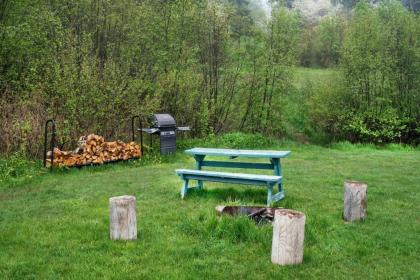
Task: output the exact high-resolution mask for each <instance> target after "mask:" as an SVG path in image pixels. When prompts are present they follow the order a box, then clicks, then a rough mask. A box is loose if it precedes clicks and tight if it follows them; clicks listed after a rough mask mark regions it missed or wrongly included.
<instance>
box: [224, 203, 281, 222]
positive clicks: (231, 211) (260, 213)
mask: <svg viewBox="0 0 420 280" xmlns="http://www.w3.org/2000/svg"><path fill="white" fill-rule="evenodd" d="M277 209H281V208H272V207H259V206H225V205H218V206H216V212H217V215H219V216H220V215H231V216H236V215H247V216H248V218H250V219H252V220H253V221H255V223H256V224H266V223H272V222H273V220H274V212H275V211H276V210H277Z"/></svg>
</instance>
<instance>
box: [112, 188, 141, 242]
mask: <svg viewBox="0 0 420 280" xmlns="http://www.w3.org/2000/svg"><path fill="white" fill-rule="evenodd" d="M109 221H110V227H109V235H110V238H111V239H112V240H118V239H119V240H135V239H137V221H136V198H135V197H134V196H128V195H123V196H117V197H111V198H110V199H109Z"/></svg>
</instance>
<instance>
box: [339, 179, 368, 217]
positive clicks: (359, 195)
mask: <svg viewBox="0 0 420 280" xmlns="http://www.w3.org/2000/svg"><path fill="white" fill-rule="evenodd" d="M366 208H367V185H366V184H365V183H361V182H354V181H348V182H344V211H343V218H344V220H346V221H350V222H351V221H356V220H360V219H365V218H366Z"/></svg>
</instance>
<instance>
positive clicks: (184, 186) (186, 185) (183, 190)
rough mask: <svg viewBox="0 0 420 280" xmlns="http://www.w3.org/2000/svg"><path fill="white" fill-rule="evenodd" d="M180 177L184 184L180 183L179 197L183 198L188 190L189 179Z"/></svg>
mask: <svg viewBox="0 0 420 280" xmlns="http://www.w3.org/2000/svg"><path fill="white" fill-rule="evenodd" d="M182 179H183V180H184V184H183V185H182V189H181V198H182V199H183V198H184V197H185V196H186V195H187V192H188V181H189V179H185V178H182Z"/></svg>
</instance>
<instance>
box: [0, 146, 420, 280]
mask: <svg viewBox="0 0 420 280" xmlns="http://www.w3.org/2000/svg"><path fill="white" fill-rule="evenodd" d="M270 148H276V149H284V150H285V149H290V150H292V155H291V156H290V157H289V158H287V159H285V160H284V161H283V169H284V170H283V172H284V174H283V175H284V179H285V189H286V198H285V199H284V200H283V201H281V202H279V203H277V204H276V206H280V207H287V208H292V209H296V210H299V211H303V212H304V213H306V216H307V219H306V229H305V253H304V262H303V264H302V265H299V266H289V267H281V266H277V265H273V264H271V261H270V254H271V237H272V228H271V226H270V225H265V226H256V225H254V224H253V223H252V222H250V221H248V220H247V218H245V217H239V218H227V217H222V218H220V217H217V216H216V215H215V211H214V208H215V206H216V205H218V204H248V205H252V204H258V205H264V203H265V199H266V191H265V189H263V188H259V187H250V186H239V185H225V184H216V183H206V184H205V190H204V191H201V192H192V193H190V194H189V195H188V196H187V198H186V199H185V200H181V199H180V195H179V190H180V187H181V180H180V179H179V178H178V177H177V176H176V175H175V174H174V169H176V168H192V167H193V166H194V162H193V160H192V159H190V158H188V157H187V156H185V155H183V154H182V153H178V154H177V155H176V156H174V158H173V159H169V160H167V161H168V162H166V163H161V164H154V165H148V166H147V165H146V166H140V165H138V164H135V163H128V164H117V165H112V166H111V165H109V166H106V167H99V168H85V169H81V170H68V171H59V172H54V173H51V174H49V173H45V172H43V173H42V174H41V175H37V176H36V177H34V178H31V179H28V180H25V182H24V183H21V184H15V185H14V186H13V187H9V186H7V184H3V186H1V187H0V205H1V211H0V278H1V279H58V278H70V279H93V278H105V279H419V278H420V268H419V267H420V266H419V264H420V240H419V237H420V216H419V213H420V190H419V187H420V152H419V151H415V150H395V151H393V150H389V149H388V150H380V149H375V148H371V147H355V146H346V145H344V146H340V145H338V146H337V147H335V148H332V149H328V148H323V147H318V146H303V145H296V144H293V143H283V144H281V143H278V144H275V145H274V147H270ZM346 179H353V180H362V181H365V182H367V183H368V218H367V220H366V221H364V222H358V223H353V224H351V223H345V222H343V221H342V219H341V213H342V204H343V203H342V194H343V182H344V180H346ZM124 194H128V195H135V196H136V197H137V226H138V240H137V241H134V242H115V241H110V240H109V237H108V235H109V229H108V226H109V217H108V215H109V212H108V211H109V210H108V199H109V198H110V197H112V196H117V195H124Z"/></svg>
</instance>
